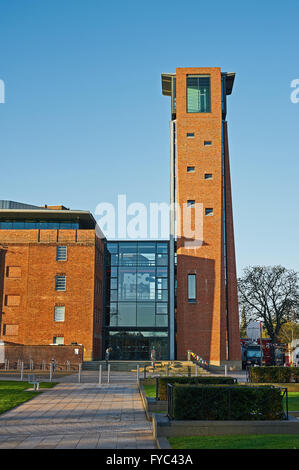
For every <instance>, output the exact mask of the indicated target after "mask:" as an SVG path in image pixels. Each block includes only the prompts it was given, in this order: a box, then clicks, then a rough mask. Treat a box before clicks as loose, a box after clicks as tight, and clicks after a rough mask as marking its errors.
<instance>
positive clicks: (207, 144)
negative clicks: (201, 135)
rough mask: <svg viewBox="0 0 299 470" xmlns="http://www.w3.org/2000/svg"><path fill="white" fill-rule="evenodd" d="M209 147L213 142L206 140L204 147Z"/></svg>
mask: <svg viewBox="0 0 299 470" xmlns="http://www.w3.org/2000/svg"><path fill="white" fill-rule="evenodd" d="M209 145H212V141H211V140H205V141H204V146H205V147H208V146H209Z"/></svg>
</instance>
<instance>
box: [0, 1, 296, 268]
mask: <svg viewBox="0 0 299 470" xmlns="http://www.w3.org/2000/svg"><path fill="white" fill-rule="evenodd" d="M298 15H299V3H298V1H293V0H286V1H285V2H284V3H283V4H281V3H279V2H271V1H267V0H264V1H263V2H260V1H256V0H253V1H251V2H246V3H245V2H240V1H230V0H228V1H227V2H223V1H217V0H216V1H213V2H206V1H197V2H193V3H192V4H190V5H188V4H184V3H182V2H181V1H178V0H172V1H168V0H165V1H161V0H160V1H156V0H152V1H151V2H144V1H135V0H132V1H130V0H129V1H119V0H115V1H114V2H103V1H101V0H43V1H40V0H26V1H24V0H13V1H12V0H0V44H1V55H0V79H1V80H3V81H4V82H5V92H6V94H5V104H0V152H1V191H0V199H11V200H16V201H22V202H27V203H30V204H37V205H43V204H46V203H48V204H59V203H63V204H64V205H66V206H67V207H71V208H73V209H87V210H90V211H92V212H93V213H94V212H95V208H96V206H97V204H98V203H100V202H103V201H105V202H111V203H115V202H116V200H117V195H118V194H126V195H127V200H128V203H130V202H135V201H138V202H142V203H144V204H146V205H148V204H149V202H165V201H166V202H167V201H168V197H169V186H168V181H169V142H168V132H169V131H168V121H169V117H170V112H169V106H170V103H169V99H168V98H167V97H164V96H162V95H161V73H162V72H175V69H176V67H187V66H195V67H196V66H220V67H221V68H222V69H223V71H228V72H230V71H233V72H236V74H237V75H236V80H235V86H234V90H233V94H232V95H231V96H230V97H229V101H228V116H227V118H228V122H229V137H230V157H231V176H232V191H233V207H234V223H235V241H236V250H237V266H238V274H239V275H240V274H241V273H242V269H243V268H244V267H245V266H247V265H254V264H266V265H274V264H282V265H284V266H286V267H288V268H293V269H296V270H298V271H299V255H298V253H299V250H298V231H299V218H298V170H299V163H298V162H299V158H298V157H299V145H298V124H299V103H298V104H293V103H292V102H291V100H290V94H291V91H292V89H291V88H290V84H291V81H292V80H294V79H296V78H299V67H298V48H299V45H298V26H299V25H298V23H299V21H298Z"/></svg>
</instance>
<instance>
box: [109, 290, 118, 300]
mask: <svg viewBox="0 0 299 470" xmlns="http://www.w3.org/2000/svg"><path fill="white" fill-rule="evenodd" d="M110 301H111V302H116V301H117V290H116V289H113V290H110Z"/></svg>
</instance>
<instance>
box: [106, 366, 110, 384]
mask: <svg viewBox="0 0 299 470" xmlns="http://www.w3.org/2000/svg"><path fill="white" fill-rule="evenodd" d="M107 384H110V364H108V376H107Z"/></svg>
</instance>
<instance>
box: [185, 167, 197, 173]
mask: <svg viewBox="0 0 299 470" xmlns="http://www.w3.org/2000/svg"><path fill="white" fill-rule="evenodd" d="M194 172H195V166H187V173H194Z"/></svg>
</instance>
